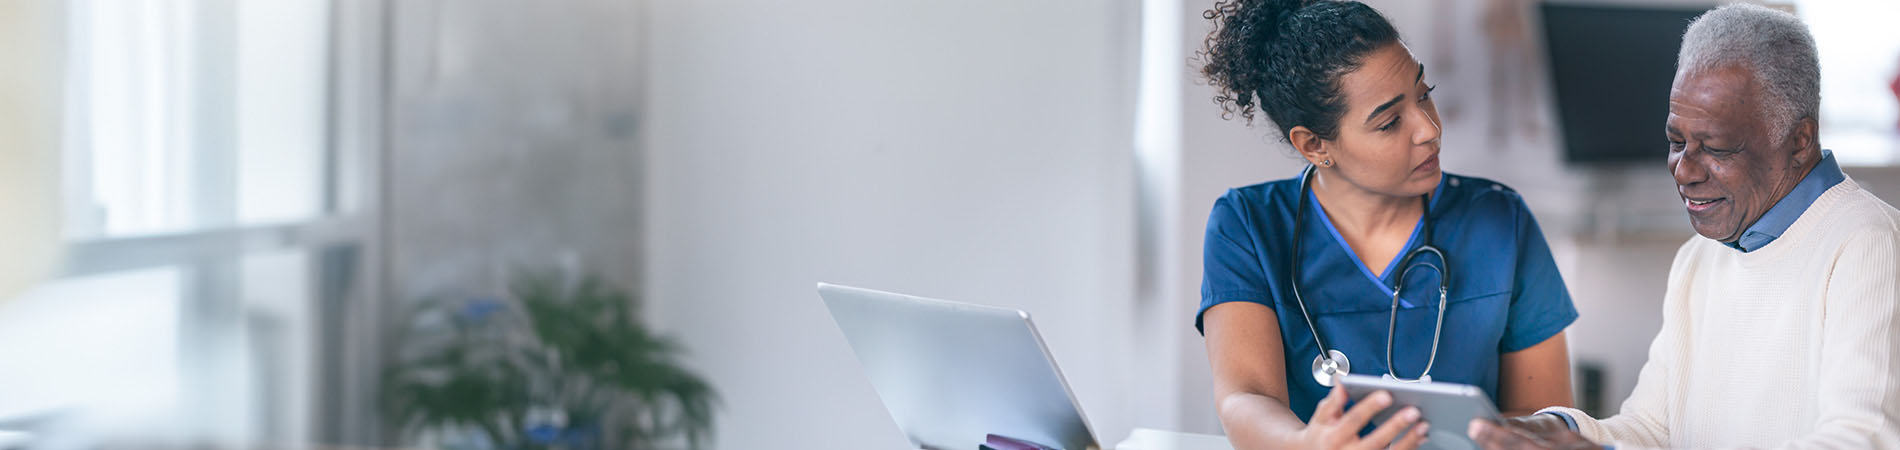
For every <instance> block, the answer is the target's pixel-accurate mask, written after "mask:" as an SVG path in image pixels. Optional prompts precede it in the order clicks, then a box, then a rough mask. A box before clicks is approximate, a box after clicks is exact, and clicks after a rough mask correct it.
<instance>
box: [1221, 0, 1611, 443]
mask: <svg viewBox="0 0 1900 450" xmlns="http://www.w3.org/2000/svg"><path fill="white" fill-rule="evenodd" d="M1204 17H1206V18H1208V19H1210V20H1213V22H1214V26H1215V29H1214V31H1213V32H1212V33H1211V34H1210V35H1209V36H1208V38H1207V40H1206V48H1204V49H1203V51H1202V52H1201V54H1200V58H1201V60H1202V61H1203V62H1205V66H1204V67H1203V70H1202V72H1203V74H1204V75H1206V76H1207V77H1208V80H1209V81H1210V82H1211V84H1212V85H1214V86H1215V87H1216V89H1217V90H1218V96H1217V97H1216V98H1215V100H1216V102H1217V103H1220V104H1221V106H1222V108H1223V110H1224V111H1225V112H1226V113H1228V114H1233V113H1238V114H1239V115H1241V116H1242V117H1244V118H1246V119H1247V120H1248V121H1249V123H1251V122H1252V119H1253V118H1254V117H1255V115H1254V113H1255V112H1256V111H1258V112H1260V113H1264V114H1265V115H1266V116H1267V118H1268V119H1270V120H1272V121H1273V123H1274V125H1275V126H1276V127H1277V128H1278V130H1279V131H1280V132H1281V133H1283V134H1282V136H1285V138H1286V141H1287V142H1288V143H1290V144H1292V147H1293V148H1294V150H1296V151H1297V152H1298V153H1299V155H1300V156H1301V157H1302V158H1304V159H1306V160H1307V161H1308V162H1310V163H1311V166H1309V167H1308V168H1307V169H1306V170H1304V171H1302V173H1301V175H1300V176H1295V177H1293V178H1289V179H1284V180H1278V181H1272V182H1267V183H1263V184H1257V185H1253V186H1247V187H1241V188H1235V189H1232V190H1229V191H1228V192H1227V194H1226V195H1224V196H1222V197H1221V198H1220V199H1219V200H1217V201H1216V202H1215V204H1214V210H1213V213H1212V214H1211V215H1209V217H1208V223H1207V238H1206V241H1205V250H1204V255H1203V256H1204V258H1205V260H1204V263H1205V270H1206V273H1205V276H1204V278H1203V281H1202V286H1201V310H1200V314H1199V315H1198V316H1197V318H1196V323H1195V326H1196V327H1197V328H1199V329H1200V330H1201V332H1202V333H1203V335H1204V336H1205V337H1206V341H1207V351H1208V357H1209V361H1210V363H1211V365H1212V367H1213V372H1214V382H1215V392H1216V394H1217V395H1218V398H1217V402H1218V408H1219V414H1220V417H1221V422H1222V423H1223V424H1224V425H1225V428H1226V431H1227V435H1228V438H1229V439H1230V440H1231V441H1232V442H1233V443H1234V445H1235V447H1236V448H1276V449H1277V448H1378V447H1385V446H1386V445H1387V444H1388V443H1392V445H1393V446H1394V447H1396V448H1410V447H1416V446H1417V445H1419V444H1420V443H1421V442H1422V441H1423V439H1424V438H1425V437H1426V436H1427V435H1428V432H1429V429H1430V427H1432V426H1441V427H1447V430H1448V431H1450V432H1453V433H1458V434H1463V433H1462V432H1461V430H1462V429H1463V428H1464V425H1465V424H1425V423H1417V422H1416V417H1417V414H1416V411H1414V410H1411V409H1410V408H1407V409H1406V410H1402V411H1401V412H1399V413H1398V414H1397V415H1395V417H1396V418H1397V420H1392V421H1388V422H1386V423H1385V424H1383V425H1382V426H1380V427H1378V428H1375V429H1371V430H1369V431H1368V430H1365V428H1366V424H1367V423H1368V418H1369V417H1370V416H1371V415H1372V414H1373V413H1375V412H1377V411H1378V410H1381V409H1383V408H1385V407H1386V406H1388V405H1389V402H1390V396H1389V395H1386V394H1383V393H1376V394H1373V395H1372V396H1371V397H1369V398H1368V399H1366V400H1365V401H1362V402H1358V404H1355V405H1351V407H1350V408H1348V407H1347V405H1345V403H1346V402H1345V399H1344V393H1343V392H1342V391H1340V390H1339V389H1338V388H1329V387H1327V386H1326V384H1333V383H1332V382H1331V379H1330V377H1327V376H1325V375H1324V374H1319V375H1316V372H1319V370H1317V369H1318V368H1319V367H1320V366H1324V365H1330V364H1335V363H1337V364H1340V365H1342V366H1344V365H1349V366H1350V368H1349V369H1348V370H1349V371H1350V372H1351V373H1355V374H1366V375H1378V376H1383V375H1388V374H1390V375H1393V376H1396V377H1398V378H1400V379H1405V380H1411V379H1416V378H1419V377H1421V375H1424V374H1425V372H1426V370H1427V368H1428V367H1429V368H1430V369H1429V370H1430V373H1429V375H1430V379H1431V380H1432V381H1442V382H1454V383H1462V384H1469V385H1474V386H1478V387H1480V388H1482V389H1484V391H1485V393H1486V394H1489V396H1490V398H1492V399H1493V400H1495V401H1497V402H1498V406H1499V409H1500V410H1501V411H1504V412H1505V414H1506V415H1507V416H1511V415H1524V414H1529V413H1531V412H1532V411H1535V409H1537V408H1541V407H1544V406H1549V405H1568V404H1571V403H1572V402H1571V394H1570V376H1569V373H1570V367H1569V356H1568V350H1567V349H1566V348H1565V343H1564V337H1563V329H1564V328H1565V327H1566V326H1568V325H1569V324H1570V323H1571V322H1573V321H1575V320H1576V317H1577V312H1576V308H1575V307H1574V306H1572V304H1571V301H1570V296H1569V293H1568V291H1567V290H1566V289H1565V287H1564V282H1563V278H1562V277H1561V276H1559V275H1558V273H1557V267H1556V264H1555V262H1554V261H1553V260H1552V259H1551V255H1550V249H1549V247H1548V245H1546V243H1545V241H1544V237H1543V234H1542V232H1540V231H1539V230H1538V227H1537V221H1536V220H1535V219H1533V218H1532V217H1531V213H1530V211H1529V209H1527V208H1526V207H1525V205H1524V201H1523V199H1522V198H1520V197H1519V196H1518V195H1517V193H1516V192H1514V191H1512V190H1511V189H1510V188H1508V187H1505V186H1503V185H1500V184H1498V183H1496V182H1493V181H1489V180H1485V179H1481V178H1474V177H1465V176H1459V175H1451V174H1446V173H1443V172H1441V171H1440V170H1439V165H1438V154H1439V150H1440V143H1439V137H1440V135H1441V129H1440V126H1439V120H1438V112H1437V109H1436V108H1435V107H1434V106H1433V104H1432V99H1431V88H1430V87H1428V85H1427V84H1426V83H1425V80H1424V67H1423V66H1422V65H1421V64H1419V63H1418V61H1417V60H1416V59H1414V58H1413V57H1412V55H1411V53H1410V51H1409V50H1407V49H1406V47H1405V46H1404V44H1402V43H1401V42H1400V40H1399V36H1398V32H1397V31H1396V30H1394V29H1393V27H1392V25H1391V23H1389V22H1388V21H1387V20H1386V19H1385V18H1384V17H1383V16H1381V15H1380V14H1379V13H1378V12H1377V11H1374V10H1373V9H1372V8H1370V7H1368V6H1366V5H1364V4H1360V3H1358V2H1340V1H1313V0H1305V1H1301V0H1229V1H1222V2H1219V3H1217V4H1216V6H1215V8H1214V9H1212V10H1209V11H1208V12H1207V13H1206V14H1204ZM1309 172H1310V174H1309ZM1428 244H1429V246H1431V247H1434V248H1436V249H1438V250H1441V252H1442V259H1441V257H1440V254H1439V253H1432V252H1424V253H1419V255H1418V256H1416V257H1412V259H1407V257H1408V255H1410V254H1412V253H1414V251H1415V250H1417V249H1419V248H1421V247H1426V246H1427V245H1428ZM1408 262H1409V264H1408ZM1401 281H1402V283H1401ZM1401 284H1402V285H1401ZM1441 286H1444V287H1448V288H1449V289H1448V290H1447V291H1445V295H1444V296H1443V301H1442V305H1444V306H1443V307H1442V309H1441V307H1440V305H1441V298H1440V295H1439V289H1440V287H1441ZM1395 290H1396V291H1397V292H1399V295H1398V298H1397V300H1394V292H1395ZM1441 314H1442V317H1443V319H1442V322H1441V321H1440V320H1439V318H1440V317H1441ZM1435 336H1436V337H1435ZM1388 339H1390V340H1388ZM1321 342H1324V346H1325V350H1330V351H1337V352H1339V355H1340V356H1337V357H1331V358H1322V357H1321V352H1322V348H1321ZM1388 361H1389V363H1388ZM1322 382H1324V384H1323V383H1322ZM1414 425H1416V426H1414Z"/></svg>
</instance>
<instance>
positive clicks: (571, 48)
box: [0, 0, 1900, 449]
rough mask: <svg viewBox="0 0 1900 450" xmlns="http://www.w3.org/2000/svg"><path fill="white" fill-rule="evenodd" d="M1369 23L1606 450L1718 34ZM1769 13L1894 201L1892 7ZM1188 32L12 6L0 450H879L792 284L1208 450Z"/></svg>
mask: <svg viewBox="0 0 1900 450" xmlns="http://www.w3.org/2000/svg"><path fill="white" fill-rule="evenodd" d="M1367 3H1369V4H1371V5H1373V6H1374V7H1376V8H1378V9H1380V10H1381V11H1383V12H1384V13H1385V14H1386V15H1387V16H1389V17H1390V18H1391V19H1392V20H1393V21H1394V22H1395V23H1396V25H1397V26H1398V27H1399V29H1400V30H1401V33H1402V34H1403V36H1404V38H1405V40H1406V42H1407V44H1408V46H1409V47H1410V49H1411V50H1412V52H1413V54H1414V55H1416V56H1417V57H1418V58H1419V59H1420V61H1422V62H1423V63H1424V64H1425V66H1426V68H1427V70H1428V72H1427V75H1426V76H1427V80H1428V82H1433V83H1436V84H1437V85H1438V87H1439V88H1440V90H1438V91H1437V92H1438V94H1437V96H1436V97H1437V98H1438V99H1439V109H1440V112H1441V114H1442V116H1443V119H1444V126H1445V137H1444V142H1445V147H1444V150H1445V151H1444V153H1443V156H1442V158H1443V160H1444V167H1445V168H1446V170H1447V171H1450V172H1455V173H1460V174H1467V175H1475V176H1482V177H1487V178H1492V179H1496V180H1498V181H1501V182H1504V183H1506V184H1508V185H1510V186H1512V187H1514V188H1516V189H1517V190H1518V191H1519V192H1520V193H1522V194H1523V195H1524V197H1525V198H1526V199H1527V201H1528V203H1529V204H1530V206H1531V207H1532V209H1533V210H1534V211H1535V213H1536V214H1537V216H1538V218H1539V220H1540V221H1541V224H1542V227H1543V231H1544V233H1545V235H1546V236H1547V237H1548V239H1549V240H1550V243H1551V245H1552V247H1553V248H1552V250H1553V252H1554V253H1555V255H1556V258H1557V261H1558V263H1559V265H1560V267H1561V269H1562V271H1563V274H1564V276H1565V278H1566V280H1567V281H1568V284H1569V288H1570V292H1571V294H1572V295H1573V296H1574V297H1575V299H1576V302H1577V307H1578V309H1579V310H1581V313H1582V319H1580V320H1579V321H1578V322H1577V323H1576V324H1575V325H1574V326H1573V327H1572V328H1571V329H1570V343H1571V350H1572V353H1573V358H1574V365H1575V367H1576V368H1577V370H1578V376H1577V377H1576V378H1575V379H1576V380H1577V384H1578V390H1579V397H1578V398H1579V401H1580V402H1582V403H1583V405H1582V406H1584V407H1585V408H1586V409H1589V410H1592V411H1596V412H1599V413H1614V412H1615V410H1616V408H1617V405H1618V404H1619V403H1620V402H1621V400H1622V399H1623V397H1624V396H1625V395H1627V393H1628V392H1629V391H1630V389H1631V388H1632V385H1633V383H1634V381H1635V376H1636V373H1637V370H1638V368H1639V367H1640V365H1641V364H1642V362H1643V360H1644V359H1645V356H1646V355H1645V350H1646V349H1647V346H1648V343H1649V340H1650V338H1651V337H1652V336H1653V335H1654V333H1655V331H1656V330H1657V329H1658V328H1659V327H1660V324H1661V317H1660V315H1659V313H1658V311H1659V307H1660V301H1661V296H1662V291H1663V282H1664V279H1665V278H1666V276H1667V271H1668V268H1669V264H1670V260H1671V257H1672V256H1673V254H1674V252H1675V249H1676V248H1677V246H1678V245H1679V244H1680V243H1681V242H1683V241H1684V240H1685V239H1687V238H1689V237H1690V236H1692V235H1693V231H1691V230H1690V228H1689V227H1688V224H1687V221H1686V217H1685V215H1684V214H1683V213H1682V212H1681V206H1680V205H1681V204H1680V203H1679V201H1678V200H1677V197H1676V196H1675V195H1674V193H1673V183H1672V181H1671V179H1670V177H1669V175H1668V172H1667V171H1666V169H1665V167H1664V153H1665V150H1666V148H1665V146H1664V145H1663V144H1664V140H1663V139H1662V138H1661V135H1662V133H1661V128H1662V121H1663V116H1664V113H1665V112H1666V109H1660V108H1666V106H1663V105H1665V99H1666V95H1667V89H1668V87H1667V82H1668V76H1669V74H1671V73H1672V71H1673V67H1672V65H1673V60H1674V54H1675V45H1676V44H1675V42H1674V41H1673V39H1675V38H1677V37H1679V35H1680V32H1681V29H1682V28H1683V27H1684V26H1685V25H1686V19H1687V18H1688V17H1693V16H1694V14H1695V13H1696V12H1698V11H1701V10H1705V9H1707V8H1709V7H1711V6H1713V3H1710V2H1692V1H1673V0H1672V1H1651V2H1644V1H1611V0H1603V1H1587V0H1576V1H1563V2H1540V1H1535V0H1429V1H1421V0H1369V1H1367ZM1782 5H1783V6H1785V7H1789V8H1792V10H1794V11H1796V12H1797V14H1799V15H1800V16H1801V17H1802V18H1803V19H1804V20H1806V21H1807V22H1808V24H1809V26H1810V27H1811V29H1812V30H1813V32H1814V35H1815V38H1816V40H1817V43H1818V45H1819V48H1820V52H1821V61H1822V74H1823V89H1824V92H1823V105H1822V108H1823V113H1822V116H1823V121H1822V127H1821V130H1822V132H1823V135H1822V144H1823V146H1825V147H1827V148H1830V149H1832V150H1833V151H1834V152H1835V153H1836V155H1837V156H1838V157H1839V158H1840V160H1841V161H1842V163H1843V164H1844V165H1846V166H1847V167H1846V171H1847V173H1848V174H1849V175H1850V176H1852V177H1854V178H1855V179H1857V180H1858V181H1860V182H1861V183H1862V184H1863V185H1866V186H1869V187H1870V188H1871V189H1873V190H1874V191H1875V192H1877V193H1878V194H1879V195H1881V196H1882V197H1883V198H1885V199H1887V200H1888V201H1889V202H1894V201H1897V200H1900V112H1897V111H1900V26H1895V25H1896V24H1895V23H1893V20H1894V18H1896V17H1900V2H1893V1H1891V0H1802V1H1794V2H1786V3H1782ZM1211 6H1212V3H1211V2H1209V1H1186V0H1110V1H1099V0H1044V1H1018V0H964V1H954V2H953V1H913V0H900V1H871V0H807V1H799V2H785V1H773V0H766V1H758V0H734V1H724V2H708V1H678V0H559V1H523V0H404V1H375V0H139V1H118V0H67V1H53V0H13V1H11V2H9V4H8V5H7V6H4V7H0V25H5V26H3V27H0V28H5V29H6V30H7V31H6V33H7V34H5V35H4V36H0V44H4V48H8V49H11V51H10V52H9V53H10V54H13V55H17V57H16V58H13V60H12V61H9V62H7V63H5V64H8V65H7V66H5V67H6V68H7V69H8V70H6V72H8V73H9V75H7V76H6V77H5V78H4V79H0V83H4V84H5V86H4V87H5V89H6V90H5V91H4V92H5V93H6V94H7V97H6V98H7V99H8V100H7V102H5V103H8V104H9V106H7V108H12V109H8V110H5V111H4V112H5V114H0V117H7V118H11V119H7V120H6V121H9V122H15V125H9V126H16V125H17V126H20V127H25V128H17V129H16V128H8V129H7V130H12V131H8V132H7V133H6V134H8V136H4V137H3V138H4V139H6V140H5V141H0V142H5V143H6V144H8V145H5V147H12V148H15V149H16V150H13V152H14V153H16V154H10V156H8V158H12V159H13V160H14V162H13V163H11V164H12V166H13V167H14V168H13V169H8V170H12V171H14V172H8V173H14V174H15V175H16V176H10V177H7V178H9V179H12V180H14V181H13V183H14V184H17V185H18V186H14V185H9V186H10V187H9V188H8V189H10V190H13V191H14V192H24V193H37V194H44V195H43V196H44V197H45V198H46V199H47V201H49V202H52V203H46V204H45V205H42V206H46V207H45V208H43V209H32V208H25V209H22V211H43V212H37V213H34V214H28V215H23V216H31V217H21V218H20V219H19V220H17V221H16V220H13V219H9V221H10V222H16V223H15V225H10V226H23V227H26V228H28V229H46V230H57V231H56V232H49V233H50V234H48V236H59V239H61V242H63V243H64V245H63V247H62V248H63V250H62V251H61V253H62V256H61V258H60V259H59V260H58V261H59V262H58V263H57V264H52V263H50V261H52V259H50V258H46V257H44V256H43V255H40V254H32V253H19V252H15V253H16V259H18V261H14V262H11V263H9V264H14V265H19V266H20V268H19V270H17V271H19V272H22V273H41V274H43V275H44V278H43V279H41V280H40V281H38V282H36V283H34V284H33V285H32V286H31V287H29V288H25V289H22V290H19V291H17V292H16V293H12V295H11V296H10V297H9V298H8V299H6V300H4V301H0V448H12V447H31V448H200V447H213V448H251V447H262V448H295V447H299V446H313V447H314V446H341V447H386V446H393V447H407V446H415V447H423V448H429V447H445V448H506V447H514V446H524V447H526V446H541V447H564V448H590V446H591V447H605V448H678V447H687V446H692V445H694V444H698V445H700V446H703V447H707V448H730V449H742V448H903V447H904V446H905V444H906V441H905V439H904V437H903V434H902V433H901V432H900V431H899V430H897V429H896V428H895V426H894V425H893V423H892V421H891V419H890V418H889V417H888V416H887V415H886V413H885V411H884V409H883V407H882V405H881V404H880V403H879V401H878V398H877V395H876V393H875V392H874V391H873V390H872V388H871V386H870V384H869V382H868V381H867V380H866V378H865V377H864V375H863V373H862V372H861V371H860V369H859V367H858V364H857V362H856V360H855V359H854V358H853V356H852V353H851V350H850V348H849V347H848V346H847V344H846V342H845V340H844V339H843V336H842V335H841V334H840V333H839V331H838V330H837V328H836V326H835V324H834V323H833V322H832V320H831V319H830V317H829V316H828V315H827V313H826V311H825V309H824V307H823V306H822V305H821V303H820V302H819V300H818V298H817V296H816V295H815V293H814V291H813V285H814V283H816V282H819V281H825V282H832V283H843V284H851V285H859V286H866V287H871V288H877V289H884V290H893V291H898V292H904V293H910V294H915V295H922V296H930V297H937V298H946V299H953V300H960V301H967V302H974V303H984V304H993V305H1004V306H1009V307H1015V308H1022V309H1025V310H1027V311H1029V312H1030V313H1032V314H1034V315H1035V316H1036V320H1037V322H1038V325H1039V327H1040V329H1041V331H1042V333H1043V337H1044V339H1045V340H1046V341H1047V343H1048V346H1049V348H1050V350H1051V351H1052V352H1053V353H1054V355H1055V358H1056V360H1057V363H1058V364H1059V365H1060V366H1061V367H1062V369H1063V372H1064V373H1065V375H1066V376H1067V378H1068V381H1069V382H1070V383H1071V385H1072V387H1073V389H1074V391H1075V393H1076V395H1077V396H1078V398H1079V401H1080V403H1081V406H1082V408H1083V409H1084V410H1085V412H1086V413H1087V415H1088V417H1089V419H1090V420H1091V421H1092V423H1093V425H1094V427H1095V432H1096V434H1097V435H1098V437H1099V438H1100V439H1102V440H1104V441H1106V442H1109V443H1113V442H1116V441H1119V440H1121V439H1122V437H1124V436H1127V435H1128V432H1129V430H1131V429H1133V428H1136V427H1143V428H1155V429H1164V430H1178V431H1190V432H1201V433H1219V424H1218V421H1217V420H1216V417H1215V415H1214V408H1213V393H1212V390H1211V386H1210V382H1211V381H1210V376H1209V374H1208V368H1207V364H1206V355H1205V352H1204V351H1203V349H1202V340H1201V338H1200V336H1199V335H1197V334H1196V333H1195V331H1194V328H1193V326H1192V323H1193V314H1194V311H1195V308H1196V306H1197V305H1198V296H1199V294H1198V289H1199V283H1200V276H1201V272H1200V263H1201V260H1200V248H1201V235H1202V230H1203V226H1204V224H1205V220H1206V216H1207V212H1208V210H1209V208H1210V207H1211V206H1212V204H1213V200H1214V199H1215V198H1216V197H1218V196H1219V195H1220V194H1221V193H1222V192H1223V191H1224V190H1225V189H1227V188H1230V187H1236V186H1243V185H1248V184H1253V183H1258V182H1261V181H1266V180H1271V179H1280V178H1286V177H1290V176H1293V175H1295V174H1296V173H1297V171H1298V170H1299V168H1300V167H1301V166H1302V165H1303V163H1304V162H1303V161H1302V160H1299V159H1298V158H1296V157H1295V156H1293V154H1292V152H1291V150H1290V149H1289V148H1287V147H1286V145H1285V144H1284V143H1282V142H1281V141H1280V140H1279V138H1278V137H1277V136H1276V134H1277V133H1275V132H1273V131H1272V127H1271V125H1270V124H1266V123H1261V124H1257V125H1256V126H1254V127H1251V128H1249V127H1247V126H1245V125H1243V124H1242V123H1240V122H1238V121H1228V120H1222V119H1221V118H1220V117H1219V113H1218V112H1219V110H1218V108H1217V107H1216V106H1215V104H1214V103H1212V101H1211V98H1212V96H1213V93H1212V90H1211V89H1210V88H1208V87H1207V86H1205V84H1204V83H1201V82H1200V80H1199V79H1198V78H1197V76H1196V75H1195V74H1196V73H1197V71H1196V70H1197V67H1196V66H1194V65H1193V64H1191V62H1190V59H1191V57H1192V56H1193V52H1194V51H1195V50H1196V49H1197V48H1198V47H1199V45H1200V42H1201V39H1202V37H1203V36H1204V35H1205V33H1206V32H1207V30H1208V24H1207V21H1206V20H1204V19H1202V18H1201V12H1202V11H1203V10H1206V9H1208V8H1209V7H1211ZM1658 55H1661V56H1658ZM1553 68H1556V69H1553ZM1658 77H1660V79H1659V78H1658ZM1658 83H1660V84H1658ZM1591 99H1595V100H1591ZM1605 99H1607V100H1605ZM1593 102H1594V103H1593ZM1604 102H1608V103H1604ZM1619 102H1622V103H1619ZM1604 111H1614V113H1606V112H1604ZM1631 118H1634V119H1631ZM1630 120H1634V124H1633V125H1632V124H1631V123H1630V122H1629V121H1630ZM22 123H23V124H24V125H19V124H22ZM36 149H45V151H38V150H36ZM36 164H37V165H36ZM19 168H38V169H35V170H22V169H19ZM16 172H18V173H16ZM20 173H24V174H26V176H18V175H20ZM35 174H37V175H35ZM51 175H57V177H56V181H55V179H54V178H55V177H51ZM42 178H44V179H42ZM55 186H56V187H57V189H54V188H53V187H55ZM53 192H57V193H56V194H55V193H53ZM53 200H56V201H53ZM29 203H30V202H29ZM21 224H24V225H21ZM33 227H38V228H33ZM10 234H12V235H14V236H27V237H31V236H35V234H32V233H24V234H22V233H10ZM8 245H13V244H8ZM7 248H10V247H7ZM42 253H43V252H42ZM37 260H45V261H49V262H48V263H45V264H42V265H47V264H51V265H47V267H45V268H40V269H36V268H35V267H37V266H34V265H33V264H34V263H33V261H37ZM3 267H6V266H0V268H3ZM616 317H626V318H629V319H630V320H615V319H614V318H616ZM576 336H579V337H576ZM603 342H604V343H605V344H602V343H603ZM635 362H638V364H637V365H636V364H634V363H635ZM635 366H637V367H638V369H629V368H628V367H635ZM615 424H623V425H615ZM627 424H631V425H627Z"/></svg>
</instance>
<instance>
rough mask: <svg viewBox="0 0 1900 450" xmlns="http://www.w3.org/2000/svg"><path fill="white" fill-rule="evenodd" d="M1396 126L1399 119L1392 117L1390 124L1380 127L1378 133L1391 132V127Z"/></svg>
mask: <svg viewBox="0 0 1900 450" xmlns="http://www.w3.org/2000/svg"><path fill="white" fill-rule="evenodd" d="M1396 126H1399V118H1397V117H1394V118H1392V121H1391V122H1386V123H1385V125H1382V126H1380V127H1379V131H1380V132H1386V131H1392V127H1396Z"/></svg>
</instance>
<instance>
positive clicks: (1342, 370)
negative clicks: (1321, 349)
mask: <svg viewBox="0 0 1900 450" xmlns="http://www.w3.org/2000/svg"><path fill="white" fill-rule="evenodd" d="M1349 373H1352V361H1351V360H1347V359H1346V354H1345V353H1340V352H1339V350H1327V351H1326V355H1325V356H1314V357H1313V380H1314V381H1318V382H1319V385H1320V386H1326V387H1333V376H1335V375H1345V374H1349Z"/></svg>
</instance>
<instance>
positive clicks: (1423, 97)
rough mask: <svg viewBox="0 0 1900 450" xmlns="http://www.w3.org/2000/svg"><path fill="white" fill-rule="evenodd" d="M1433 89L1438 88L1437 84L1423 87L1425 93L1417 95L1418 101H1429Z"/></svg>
mask: <svg viewBox="0 0 1900 450" xmlns="http://www.w3.org/2000/svg"><path fill="white" fill-rule="evenodd" d="M1435 90H1438V85H1436V84H1434V85H1431V86H1427V87H1425V94H1423V95H1420V96H1418V101H1419V102H1420V103H1424V102H1427V101H1431V99H1432V91H1435Z"/></svg>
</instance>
